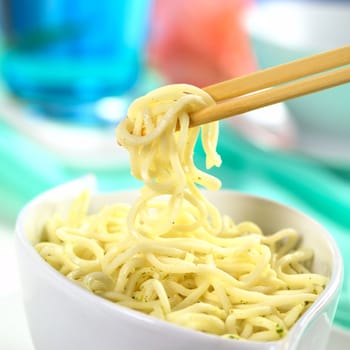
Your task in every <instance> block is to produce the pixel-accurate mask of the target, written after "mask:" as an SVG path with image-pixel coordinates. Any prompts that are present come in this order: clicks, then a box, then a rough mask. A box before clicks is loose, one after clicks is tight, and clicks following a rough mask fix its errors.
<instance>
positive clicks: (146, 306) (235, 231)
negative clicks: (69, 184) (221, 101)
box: [36, 85, 328, 341]
mask: <svg viewBox="0 0 350 350" xmlns="http://www.w3.org/2000/svg"><path fill="white" fill-rule="evenodd" d="M213 103H214V101H213V100H212V98H211V97H210V96H209V95H208V94H206V93H205V92H204V91H202V90H201V89H198V88H195V87H193V86H189V85H171V86H166V87H164V88H161V89H158V90H155V91H153V92H151V93H149V94H148V95H146V96H143V97H141V98H139V99H138V100H136V101H135V102H134V103H133V104H132V105H131V107H130V109H129V112H128V117H127V118H126V119H125V120H124V121H122V122H121V123H120V125H119V126H118V128H117V139H118V142H119V143H120V144H121V145H122V146H124V147H125V148H127V149H128V151H129V153H130V162H131V170H132V174H133V176H135V177H136V178H138V179H140V180H142V181H143V182H144V185H145V186H144V187H143V188H142V189H141V192H140V196H139V198H138V199H137V200H136V201H135V203H134V204H133V205H132V206H131V207H129V206H128V205H125V204H121V203H116V204H114V205H110V206H106V207H105V208H103V209H101V210H100V211H99V212H97V213H93V214H90V213H88V212H87V210H88V209H87V208H88V204H89V193H88V192H84V193H82V194H81V195H80V197H79V198H77V199H76V200H75V201H74V202H73V204H72V207H71V209H70V213H69V215H68V217H67V218H64V217H61V216H59V215H58V214H57V215H55V216H54V217H52V219H51V220H50V221H49V222H48V223H47V225H46V228H45V232H44V233H43V238H42V241H41V242H40V243H38V244H37V245H36V249H37V251H38V252H39V254H40V255H41V256H42V257H43V258H44V259H45V260H46V261H47V262H48V263H49V264H51V265H52V266H53V267H54V268H55V269H57V270H58V271H59V272H61V273H62V274H64V275H65V276H67V277H68V278H70V279H71V280H73V281H74V282H76V283H78V284H79V285H81V286H82V287H84V288H86V289H88V290H90V291H91V292H93V293H95V294H97V295H99V296H101V297H103V298H106V299H108V300H110V301H112V302H115V303H118V304H120V305H123V306H125V307H129V308H132V309H135V310H138V311H140V312H143V313H146V314H149V315H151V316H154V317H158V318H160V319H163V320H166V321H169V322H173V323H175V324H178V325H181V326H185V327H189V328H191V329H194V330H198V331H202V332H208V333H212V334H217V335H220V336H224V337H226V338H233V339H249V340H255V341H272V340H278V339H280V338H281V337H283V336H284V335H285V334H286V333H287V332H288V330H289V329H290V328H291V327H292V326H293V324H294V323H295V322H296V321H297V320H298V318H299V317H300V316H301V315H302V314H303V313H304V312H305V310H307V308H308V307H309V306H310V305H311V303H312V302H314V301H315V300H316V298H317V297H318V295H319V294H320V293H321V292H322V291H323V289H324V287H325V285H326V284H327V282H328V279H327V277H324V276H321V275H319V274H315V273H312V272H311V271H310V270H309V269H308V264H309V263H310V261H311V260H312V257H313V253H312V251H311V250H310V249H305V248H303V249H302V248H299V247H298V244H299V235H298V233H297V232H295V230H293V229H283V230H280V231H278V232H276V233H274V234H272V235H269V236H265V235H264V234H263V233H262V232H261V230H260V228H259V227H258V226H257V225H256V224H254V223H251V222H243V223H239V224H236V223H234V222H233V221H232V219H231V218H229V217H227V216H222V215H221V214H220V213H219V211H218V210H217V209H216V208H215V207H214V206H213V205H212V204H211V203H210V202H209V201H208V200H207V199H206V198H205V197H204V195H203V193H202V192H201V191H200V189H199V187H198V185H199V186H201V187H204V188H207V189H209V190H217V189H219V188H220V186H221V184H220V181H219V180H218V179H216V178H215V177H212V176H210V175H209V174H207V173H205V172H203V171H201V170H199V169H198V168H197V167H196V166H195V164H194V162H193V152H194V146H195V144H196V141H197V138H198V137H199V134H200V129H201V139H202V144H203V148H204V151H205V153H206V156H207V158H206V166H207V168H210V167H212V166H220V164H221V159H220V157H219V155H218V154H217V153H216V144H217V140H218V124H217V123H213V124H209V125H205V126H202V127H201V128H199V127H197V128H189V114H190V113H192V112H194V111H196V110H199V109H201V108H203V107H205V106H209V105H211V104H213Z"/></svg>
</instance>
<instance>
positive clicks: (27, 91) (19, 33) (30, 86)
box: [1, 0, 150, 121]
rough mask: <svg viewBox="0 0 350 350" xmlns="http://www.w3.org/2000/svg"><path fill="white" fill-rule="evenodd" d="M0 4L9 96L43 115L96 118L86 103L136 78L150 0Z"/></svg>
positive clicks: (5, 0) (13, 0)
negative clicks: (39, 110)
mask: <svg viewBox="0 0 350 350" xmlns="http://www.w3.org/2000/svg"><path fill="white" fill-rule="evenodd" d="M1 4H2V8H1V14H2V20H1V22H2V26H3V33H4V40H5V53H4V55H3V57H2V61H1V74H2V78H3V79H4V80H5V82H6V85H7V87H8V89H9V90H10V91H11V92H12V93H13V94H14V95H15V96H17V97H20V98H21V99H23V100H25V101H28V102H30V103H31V104H33V105H36V106H39V107H40V108H42V109H43V110H44V111H45V113H47V114H49V115H50V114H51V115H55V116H59V117H62V118H82V119H85V121H86V120H88V119H91V120H93V119H94V118H95V115H94V113H92V112H91V110H92V109H91V110H90V109H89V106H91V105H93V104H94V103H95V102H96V101H98V100H100V99H101V98H104V97H106V96H122V95H123V94H125V93H127V92H128V91H129V90H130V89H131V88H132V87H133V86H134V85H135V84H136V83H137V81H138V77H139V76H140V70H141V69H142V66H143V54H142V53H143V45H144V42H145V39H146V37H147V25H148V13H149V7H150V1H138V0H102V1H101V0H73V1H72V0H2V2H1ZM89 110H90V112H88V111H89ZM82 111H84V112H82Z"/></svg>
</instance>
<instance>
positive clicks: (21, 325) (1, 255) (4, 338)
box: [0, 225, 350, 350]
mask: <svg viewBox="0 0 350 350" xmlns="http://www.w3.org/2000/svg"><path fill="white" fill-rule="evenodd" d="M11 231H12V230H11V229H10V228H7V227H3V226H1V225H0V276H1V279H0V349H1V350H35V348H34V346H33V344H32V341H31V338H30V334H29V330H28V326H27V323H26V319H25V314H24V309H23V304H22V300H21V294H20V283H19V278H18V273H17V262H16V256H15V249H14V239H13V238H14V234H13V232H11ZM349 344H350V332H346V331H343V330H341V329H338V328H334V329H333V331H332V334H331V337H330V341H329V344H328V347H327V349H329V350H347V349H349V348H350V345H349ZM47 350H50V349H47Z"/></svg>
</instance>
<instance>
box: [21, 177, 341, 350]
mask: <svg viewBox="0 0 350 350" xmlns="http://www.w3.org/2000/svg"><path fill="white" fill-rule="evenodd" d="M93 187H94V183H93V180H92V179H91V178H90V179H89V178H86V179H82V180H79V181H78V182H72V183H70V184H66V185H64V186H61V187H58V188H56V189H54V190H52V191H50V192H47V193H45V194H43V195H42V196H40V197H38V198H36V199H35V200H34V201H32V202H31V203H30V204H29V205H28V206H27V207H25V208H24V209H23V211H22V213H21V215H20V217H19V220H18V223H17V250H18V258H19V265H20V272H21V273H20V276H21V282H22V287H23V288H22V291H23V296H24V303H25V309H26V315H27V320H28V323H29V327H30V332H31V335H32V339H33V343H34V346H35V348H36V349H38V350H41V349H52V350H56V349H57V350H60V349H62V347H64V348H65V349H72V350H73V349H78V348H81V349H86V350H90V349H91V350H92V349H98V348H101V349H106V350H107V349H115V348H120V349H131V350H134V349H140V348H142V349H147V350H148V349H174V350H177V349H195V348H200V349H213V348H214V347H218V348H219V349H280V348H281V349H282V348H283V349H285V348H287V349H307V348H315V349H316V348H317V349H322V348H323V347H324V346H325V345H326V342H327V337H328V334H329V332H330V329H331V323H332V320H333V316H334V313H335V309H336V305H337V300H338V297H339V293H340V286H341V274H342V267H341V258H340V254H339V251H338V249H337V247H336V245H335V243H334V241H333V239H332V238H331V236H330V234H329V233H327V232H326V231H325V229H324V228H322V227H321V226H320V225H319V224H317V223H316V222H315V221H313V220H312V219H311V218H309V217H306V216H305V215H304V214H302V213H300V212H297V211H295V210H293V209H291V208H288V207H285V206H283V205H280V204H278V203H274V202H271V201H269V200H267V199H262V198H257V197H253V196H250V195H246V194H242V193H237V192H231V191H219V192H217V193H212V194H211V195H210V196H209V197H210V198H211V199H212V201H213V203H215V205H216V206H218V208H219V209H220V211H222V212H223V213H225V215H230V217H232V218H233V220H234V221H235V222H237V223H239V224H238V225H237V226H239V227H240V230H243V231H242V232H244V231H246V233H245V234H247V232H249V231H254V230H257V228H254V226H252V227H249V224H248V222H254V223H256V224H257V225H259V228H260V230H261V231H263V232H264V233H266V234H272V233H274V234H275V235H277V236H276V237H275V238H274V239H276V244H283V239H286V238H281V237H282V236H285V237H286V236H287V234H288V232H286V231H284V232H283V230H285V228H286V227H293V229H294V230H296V231H295V232H298V233H299V234H300V235H301V236H302V242H301V245H300V246H298V249H304V248H303V247H305V249H306V251H307V250H308V249H310V248H311V249H312V251H313V253H314V258H313V260H312V264H311V265H310V266H309V268H310V269H311V271H312V273H317V274H321V275H322V276H326V278H327V283H326V286H325V289H324V290H323V291H322V292H320V294H319V295H318V294H317V293H318V291H314V290H312V288H313V284H312V283H310V284H308V283H306V285H305V286H302V283H301V282H300V284H299V282H298V281H297V280H296V281H295V282H294V281H291V284H290V285H293V283H295V290H294V292H295V294H293V290H292V289H290V290H288V287H286V288H285V289H283V288H281V287H278V282H277V278H276V285H275V286H272V285H271V286H270V287H271V291H268V290H267V289H268V286H267V285H266V282H265V283H264V278H259V277H260V276H261V275H263V274H264V269H265V268H266V262H265V263H264V261H265V260H264V259H265V258H266V257H265V258H262V257H261V258H260V253H261V251H260V249H259V248H258V247H259V246H258V245H257V243H256V242H255V243H253V242H248V241H247V242H245V243H244V244H243V242H242V241H241V242H240V243H239V247H237V249H238V250H242V251H245V252H248V251H249V250H250V253H251V254H252V261H255V264H256V265H255V269H257V270H256V271H255V272H256V275H255V277H254V279H255V281H254V279H253V275H251V276H249V275H248V276H246V277H247V279H246V281H247V285H248V287H246V289H243V287H242V289H241V287H240V286H236V285H235V284H236V282H232V284H231V283H230V281H229V282H228V283H227V282H226V281H225V277H223V276H220V274H221V273H225V271H226V272H227V271H229V266H226V265H225V264H235V265H236V268H237V269H238V268H239V263H238V262H237V263H234V262H230V257H229V256H226V255H225V257H222V259H221V265H220V261H219V260H215V259H214V258H210V256H211V255H208V254H207V255H208V256H207V258H206V259H208V261H207V262H205V261H204V262H203V263H202V265H201V264H197V266H198V265H199V269H202V271H200V272H198V276H202V277H201V278H199V277H198V276H197V278H198V279H199V280H198V281H197V283H198V284H197V283H196V282H195V281H194V280H193V276H194V275H193V274H194V273H193V272H192V271H191V269H190V265H191V260H192V261H193V256H192V255H195V254H196V252H197V254H199V255H200V252H203V251H206V249H207V250H208V251H210V249H212V250H214V249H215V248H216V249H218V250H219V249H228V250H229V249H231V250H235V248H234V247H231V248H229V247H227V248H224V247H225V245H220V244H218V243H216V244H214V243H212V244H211V245H210V248H209V247H207V248H206V247H197V246H195V245H194V242H193V243H192V246H191V247H186V246H182V245H181V244H180V246H179V247H177V248H176V249H179V250H180V248H181V249H183V250H184V252H183V259H182V260H183V262H186V264H185V263H184V264H183V265H184V266H181V265H180V264H178V265H176V258H174V257H173V259H174V261H171V260H170V261H167V262H166V265H167V266H163V269H160V270H157V268H155V267H153V269H152V268H151V267H152V265H151V263H147V262H141V263H140V264H141V265H140V267H139V271H141V270H142V269H143V271H142V272H141V275H142V273H143V272H144V273H145V276H139V277H138V278H141V280H140V281H139V283H141V284H140V286H141V285H142V283H143V285H144V288H142V287H140V288H139V289H138V290H135V291H134V293H135V295H137V296H138V298H134V299H133V298H132V297H131V298H128V297H127V296H126V295H125V296H124V295H123V294H122V293H120V292H115V293H113V289H112V288H111V289H110V290H109V291H108V286H109V284H111V283H112V282H111V281H109V280H104V278H105V276H103V275H99V274H98V271H94V270H96V268H94V267H93V266H92V265H93V264H94V263H95V258H91V257H90V259H87V262H88V264H90V265H91V266H90V267H86V268H87V269H89V271H90V273H89V274H87V275H86V276H88V277H85V282H86V284H85V286H82V284H81V283H80V282H78V283H77V280H78V279H79V278H78V274H79V273H77V274H76V275H75V276H72V274H71V276H70V277H71V278H73V279H74V280H75V281H72V279H68V278H66V277H65V276H64V275H63V274H62V271H61V272H58V271H57V270H56V269H55V267H56V268H57V266H55V264H54V261H53V259H54V256H53V253H52V252H50V249H49V248H50V247H46V248H45V247H41V250H40V253H41V255H42V256H45V259H46V260H48V261H50V254H52V255H51V257H52V260H51V263H52V265H53V266H54V267H53V266H52V265H50V264H48V263H47V262H45V260H44V259H43V258H42V256H40V255H39V254H38V250H36V249H35V247H38V244H39V242H40V241H41V240H42V232H43V229H44V227H45V225H46V224H47V222H49V220H50V218H52V216H53V215H57V218H58V215H62V217H67V216H66V215H67V214H68V213H69V208H72V201H74V198H75V197H76V196H79V194H80V193H81V192H82V191H84V190H86V189H89V190H90V191H94V189H93ZM136 197H137V193H136V192H124V193H110V194H101V193H100V194H99V193H95V194H93V195H92V196H91V199H90V209H89V212H92V213H93V212H98V211H101V210H102V208H106V209H104V210H105V211H106V212H108V211H109V210H112V211H113V210H115V206H116V203H123V206H124V205H125V203H129V204H130V203H132V201H133V200H134V199H135V198H136ZM113 206H114V209H111V208H113ZM108 208H109V209H108ZM73 210H75V209H73ZM106 212H105V214H106ZM68 216H69V214H68ZM102 216H103V215H102ZM57 220H59V219H57ZM100 224H101V225H103V224H105V225H107V226H108V225H113V224H115V223H113V220H111V222H109V223H103V222H100ZM73 226H74V225H73ZM287 231H288V230H287ZM105 234H107V233H105ZM108 234H110V235H111V236H112V235H113V233H108ZM259 234H260V233H259ZM278 235H280V237H279V238H278ZM73 238H74V237H73ZM75 238H76V239H77V240H78V241H79V239H82V240H83V237H80V236H79V235H77V237H75ZM250 238H253V237H250ZM109 239H110V240H111V239H112V237H109ZM226 239H229V238H228V237H226ZM237 239H241V240H242V239H244V235H243V236H242V237H241V238H239V237H237ZM254 239H256V237H254ZM101 241H103V242H105V244H108V243H107V242H108V237H102V236H101V237H100V241H96V240H94V241H92V242H99V243H100V242H101ZM66 242H69V239H67V240H66ZM92 242H90V243H92ZM109 242H111V241H109ZM205 242H206V244H207V245H209V243H208V241H207V240H204V241H203V242H202V244H203V245H204V243H205ZM271 242H272V241H271ZM110 244H112V243H110ZM140 244H141V243H140ZM241 244H242V245H241ZM286 244H289V243H286ZM165 246H166V245H165ZM95 248H96V247H95ZM260 248H261V247H260ZM45 249H47V252H45ZM72 249H73V251H74V247H72ZM75 249H77V248H75ZM91 249H94V248H93V247H92V248H91ZM110 249H113V248H112V247H111V248H110ZM139 249H141V250H142V249H144V251H145V253H146V252H147V251H148V252H149V254H150V257H152V258H150V260H151V261H152V259H155V260H156V261H155V263H156V262H157V261H158V262H159V261H161V260H162V259H163V264H165V260H164V259H165V256H166V255H165V254H164V252H162V250H161V249H160V248H159V247H158V249H159V250H158V249H157V248H154V251H153V252H152V250H151V248H150V247H149V248H147V247H146V246H143V247H139ZM148 249H149V250H148ZM163 249H168V248H164V247H163ZM170 253H171V252H168V254H170ZM75 254H77V255H75V258H76V259H79V252H78V251H75ZM173 254H175V256H177V255H176V254H177V252H173ZM186 254H187V256H186ZM203 254H204V253H203ZM254 254H257V256H254ZM119 256H120V255H119ZM286 256H288V255H287V254H286ZM289 256H290V255H289ZM72 257H73V256H72ZM81 258H82V259H84V258H83V257H81ZM305 258H306V257H303V259H305ZM135 259H136V258H134V260H133V264H136V265H135V266H134V268H135V271H137V269H138V268H137V261H136V260H135ZM169 259H171V258H170V257H169V255H168V260H169ZM211 259H213V261H211ZM182 260H179V261H178V263H179V262H180V261H182ZM204 260H205V259H204ZM225 260H226V261H225ZM296 261H298V259H296ZM246 263H248V262H246ZM242 264H244V263H243V262H240V265H242ZM295 264H297V262H295ZM187 265H189V266H187ZM214 266H216V267H217V268H219V267H221V269H220V270H219V271H221V272H217V271H215V268H214ZM106 267H108V266H106ZM176 267H177V270H176ZM130 268H131V266H130V267H129V268H128V267H127V265H126V264H124V265H123V268H121V270H122V269H123V273H126V270H130ZM240 268H242V269H244V266H240ZM172 269H173V270H172ZM186 269H188V271H190V272H186ZM91 271H92V272H91ZM165 271H166V272H165ZM64 272H65V271H63V273H64ZM66 272H67V271H66ZM134 273H135V272H134ZM216 273H218V274H219V275H218V276H217V277H215V276H216ZM305 273H307V274H308V273H309V272H305ZM68 274H69V273H68ZM94 274H95V275H94ZM167 274H168V276H167ZM272 274H273V273H272ZM73 275H74V274H73ZM135 276H136V275H135V274H133V276H129V278H128V282H129V283H127V284H126V285H127V287H126V288H128V287H130V282H132V279H133V277H134V279H135ZM146 276H148V279H147V277H146ZM186 276H187V278H186ZM191 276H192V278H191ZM226 277H227V276H226ZM296 277H297V276H296ZM308 277H312V275H310V276H308ZM308 277H307V278H308ZM142 278H146V279H147V280H148V281H160V282H161V283H163V284H168V293H169V299H171V298H172V299H174V300H176V299H177V298H178V302H177V304H176V305H177V307H175V306H174V307H173V308H172V310H171V311H170V312H169V313H168V316H166V317H164V316H163V317H162V316H159V315H157V314H156V313H157V309H158V308H159V309H161V310H162V309H163V306H162V304H161V303H160V304H158V306H157V305H156V303H154V300H159V298H160V297H161V295H162V294H161V292H159V296H158V297H156V296H155V295H157V294H156V293H155V292H154V290H157V289H156V288H157V284H155V285H154V286H153V287H152V288H151V284H150V283H151V282H148V283H149V284H148V286H149V287H150V288H151V289H152V290H153V292H148V291H147V288H146V287H147V283H146V281H147V280H145V281H143V282H141V281H142ZM237 278H239V277H237ZM242 278H243V277H241V279H242ZM250 278H251V279H250ZM312 278H313V277H312ZM194 279H195V278H194ZM273 279H274V277H273V276H272V275H271V276H270V282H269V283H271V284H272V282H271V280H273ZM166 281H167V282H166ZM233 281H234V280H233ZM119 282H121V280H120V281H119ZM248 282H249V283H248ZM304 282H305V281H304ZM114 283H115V282H114ZM321 283H324V281H321ZM169 285H170V286H173V289H171V288H170V287H169ZM259 285H260V291H259ZM225 286H226V287H225ZM113 287H115V285H114V286H113ZM225 288H228V289H226V290H225ZM264 288H265V289H266V290H265V291H264ZM289 288H290V287H289ZM137 292H139V293H138V294H137ZM142 292H143V293H144V295H142ZM191 292H192V294H191ZM201 292H203V294H202V295H200V294H201ZM94 293H95V294H94ZM147 293H148V294H149V296H148V297H149V298H150V301H149V303H150V304H151V305H152V303H153V304H154V305H153V306H154V309H152V308H147V306H146V307H145V306H142V305H139V306H138V305H136V304H137V303H140V304H141V303H147V302H146V301H145V300H147ZM172 293H173V294H172ZM221 293H224V295H225V294H226V295H227V296H226V297H225V296H221ZM176 295H178V296H177V297H176ZM192 298H193V300H191V299H192ZM221 298H222V299H221ZM226 298H227V299H228V300H226ZM118 302H119V304H118ZM181 302H182V303H183V304H184V305H185V307H184V308H183V309H182V310H181ZM187 302H189V304H188V305H187ZM133 303H134V304H133ZM174 303H175V301H174ZM225 303H228V305H229V306H225ZM174 305H175V304H174ZM196 306H197V309H196ZM305 306H308V307H307V308H306V310H307V311H306V310H305ZM174 308H175V310H174ZM225 308H226V310H227V311H225ZM152 312H153V315H151V314H152ZM158 312H159V313H162V312H163V313H164V312H165V311H159V310H158ZM203 315H204V316H205V319H204V320H201V316H203ZM296 319H298V320H297V321H296ZM264 320H265V321H264ZM293 322H295V323H294V324H293ZM291 324H293V326H291V328H289V329H287V327H288V326H290V325H291ZM225 327H227V328H225ZM191 328H192V329H191ZM244 328H245V331H244ZM243 331H244V333H246V335H247V337H248V340H246V339H244V338H243V336H244V334H243ZM254 332H256V335H255V337H254ZM211 333H212V334H211ZM264 337H266V338H264ZM270 338H272V339H275V340H267V341H266V339H270ZM249 339H251V340H249ZM252 339H256V340H252ZM310 346H311V347H310Z"/></svg>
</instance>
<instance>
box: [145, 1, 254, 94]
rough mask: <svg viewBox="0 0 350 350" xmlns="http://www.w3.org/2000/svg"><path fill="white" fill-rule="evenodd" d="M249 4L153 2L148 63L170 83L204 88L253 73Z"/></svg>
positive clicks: (232, 2)
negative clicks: (246, 24) (247, 16)
mask: <svg viewBox="0 0 350 350" xmlns="http://www.w3.org/2000/svg"><path fill="white" fill-rule="evenodd" d="M252 3H253V1H252V0H220V1H216V0H193V1H188V0H176V1H173V0H154V7H153V13H152V22H151V33H150V42H149V62H150V64H151V65H152V66H153V67H155V68H156V69H157V70H158V71H160V73H161V74H163V76H164V77H165V79H166V80H167V82H168V83H179V82H182V83H190V84H194V85H197V86H201V87H202V86H206V85H209V84H213V83H215V82H218V81H221V80H225V79H229V78H233V77H235V76H239V75H242V74H246V73H249V72H251V71H254V70H255V68H256V65H255V61H254V58H253V54H252V50H251V47H250V43H249V39H248V36H247V33H246V31H245V29H244V27H243V25H242V15H243V13H244V11H245V10H246V9H247V7H248V6H250V5H251V4H252Z"/></svg>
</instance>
